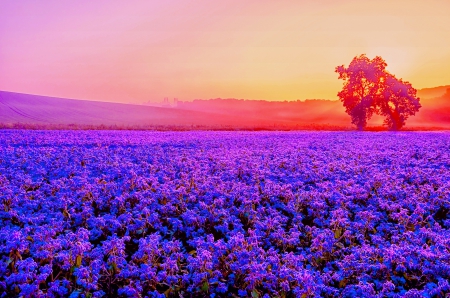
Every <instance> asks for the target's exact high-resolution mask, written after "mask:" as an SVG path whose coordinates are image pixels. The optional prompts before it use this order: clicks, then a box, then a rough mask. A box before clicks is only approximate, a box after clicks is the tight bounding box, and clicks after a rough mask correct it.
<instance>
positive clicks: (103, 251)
mask: <svg viewBox="0 0 450 298" xmlns="http://www.w3.org/2000/svg"><path fill="white" fill-rule="evenodd" d="M449 149H450V135H448V134H445V133H403V134H401V133H357V132H354V133H348V132H347V133H342V132H319V133H307V132H282V133H281V132H280V133H276V132H252V133H250V132H172V133H170V132H164V133H163V132H136V131H134V132H131V131H130V132H126V131H123V132H114V131H96V132H93V131H91V132H89V131H72V132H70V131H0V221H1V225H0V297H11V296H23V297H35V296H45V297H61V296H70V297H102V296H103V297H111V296H115V297H191V296H196V297H199V296H200V297H202V296H207V297H239V296H242V297H246V296H250V297H253V298H255V297H317V296H322V297H335V296H340V297H354V296H358V297H363V296H364V297H398V296H405V297H444V296H445V295H446V293H449V292H450V285H449V280H450V153H449V152H450V150H449Z"/></svg>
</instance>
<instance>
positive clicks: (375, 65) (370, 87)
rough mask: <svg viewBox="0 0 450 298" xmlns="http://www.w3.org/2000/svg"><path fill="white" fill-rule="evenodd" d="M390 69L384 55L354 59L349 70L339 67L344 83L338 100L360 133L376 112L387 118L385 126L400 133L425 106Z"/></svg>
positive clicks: (363, 56) (362, 56) (414, 91)
mask: <svg viewBox="0 0 450 298" xmlns="http://www.w3.org/2000/svg"><path fill="white" fill-rule="evenodd" d="M386 66H387V64H386V62H385V61H384V60H383V58H381V57H380V56H376V57H375V58H373V59H372V60H371V59H369V58H368V57H367V56H366V55H365V54H363V55H360V56H357V57H355V58H353V60H352V61H351V62H350V64H349V66H348V67H345V66H344V65H341V66H338V67H336V72H337V73H338V74H339V79H342V80H344V86H343V88H342V90H341V91H340V92H339V93H338V97H339V99H340V100H341V101H342V103H343V104H344V107H345V109H346V112H347V113H348V114H349V115H350V117H351V119H352V123H353V124H355V125H356V126H357V128H358V129H359V130H363V129H364V128H365V127H366V125H367V121H368V120H369V119H370V118H371V117H372V116H373V114H374V113H375V114H378V115H381V116H384V117H385V119H384V125H386V126H387V127H388V128H389V129H390V130H398V129H400V128H402V127H403V126H404V125H405V122H406V120H407V119H408V117H409V116H412V115H414V114H415V113H416V112H417V111H419V109H420V107H421V105H420V102H419V101H420V99H419V98H418V97H417V90H416V89H414V88H413V87H412V85H411V84H410V83H409V82H406V81H403V80H402V79H397V78H396V77H395V76H394V75H392V74H390V73H389V72H388V71H387V70H386Z"/></svg>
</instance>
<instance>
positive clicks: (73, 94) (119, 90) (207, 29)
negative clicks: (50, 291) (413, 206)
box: [0, 0, 450, 103]
mask: <svg viewBox="0 0 450 298" xmlns="http://www.w3.org/2000/svg"><path fill="white" fill-rule="evenodd" d="M449 11H450V1H448V0H435V1H430V0H428V1H416V0H402V1H339V0H338V1H336V0H335V1H332V0H316V1H301V0H297V1H267V0H248V1H242V0H233V1H228V0H223V1H211V0H202V1H180V0H164V1H161V0H158V1H131V0H129V1H112V0H109V1H107V0H96V1H88V0H77V1H67V0H46V1H32V0H28V1H27V0H21V1H17V0H2V1H1V2H0V90H8V91H15V92H24V93H32V94H41V95H49V96H59V97H67V98H79V99H94V100H104V101H114V102H130V103H141V102H144V101H148V100H150V101H155V102H156V101H161V100H162V98H163V97H165V96H168V97H170V98H173V97H177V98H179V99H180V100H192V99H194V98H217V97H221V98H228V97H234V98H246V99H266V100H295V99H305V98H328V99H337V96H336V93H337V92H338V91H339V90H340V88H341V86H342V81H339V80H338V79H337V74H336V73H334V68H335V67H336V66H337V65H340V64H346V65H348V63H349V62H350V61H351V59H352V58H353V57H354V56H356V55H359V54H362V53H366V54H367V55H368V56H369V57H370V58H373V57H374V56H375V55H380V56H382V57H383V58H384V59H385V60H386V62H387V63H388V70H389V71H391V72H392V73H394V74H395V75H396V76H397V77H399V78H403V79H405V80H407V81H410V82H411V83H412V84H413V86H414V87H416V88H423V87H433V86H439V85H447V84H450V17H449V15H448V12H449Z"/></svg>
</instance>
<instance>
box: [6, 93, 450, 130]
mask: <svg viewBox="0 0 450 298" xmlns="http://www.w3.org/2000/svg"><path fill="white" fill-rule="evenodd" d="M449 87H450V86H442V87H437V88H427V89H422V90H419V92H418V94H419V96H420V97H421V103H422V108H421V110H420V111H419V112H418V113H417V114H416V115H415V116H413V117H410V119H409V120H408V122H407V128H432V127H434V128H450V89H448V88H449ZM381 122H382V121H381V118H377V117H374V118H373V119H372V120H371V121H370V122H369V124H370V125H372V126H379V125H381ZM0 124H1V125H2V127H31V128H62V129H66V128H103V129H110V128H112V129H114V128H115V129H182V130H185V129H351V128H352V125H351V123H350V119H349V116H348V115H347V114H346V113H345V111H344V108H343V107H342V104H341V103H340V102H339V101H333V100H305V101H290V102H287V101H284V102H273V101H264V100H242V99H240V100H239V99H210V100H194V101H192V102H179V103H178V105H177V107H172V108H171V107H155V106H148V105H135V104H123V103H110V102H99V101H88V100H75V99H66V98H55V97H48V96H38V95H31V94H22V93H15V92H7V91H0Z"/></svg>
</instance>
